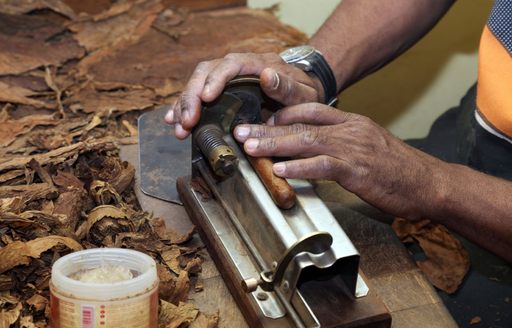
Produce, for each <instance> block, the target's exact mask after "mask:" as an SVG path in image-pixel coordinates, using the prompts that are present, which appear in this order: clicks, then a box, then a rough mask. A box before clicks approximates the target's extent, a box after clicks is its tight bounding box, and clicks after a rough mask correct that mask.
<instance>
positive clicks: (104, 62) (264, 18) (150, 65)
mask: <svg viewBox="0 0 512 328" xmlns="http://www.w3.org/2000/svg"><path fill="white" fill-rule="evenodd" d="M155 24H156V23H155ZM159 24H160V23H159ZM158 26H159V28H160V30H162V29H164V27H162V25H161V24H160V25H158ZM172 28H173V29H176V28H177V29H178V30H179V31H187V33H186V35H182V36H181V37H180V38H179V40H176V39H173V38H171V37H169V36H168V35H167V34H165V33H162V32H161V31H157V30H156V29H152V30H149V31H148V32H147V33H146V34H145V35H144V36H142V38H141V39H140V40H139V42H137V43H135V44H132V45H130V46H128V47H126V48H124V49H123V51H120V52H116V53H111V54H110V56H106V57H104V58H101V59H100V60H95V61H94V62H88V63H87V66H86V67H85V66H81V68H80V69H81V70H82V73H83V74H86V73H88V74H91V75H93V76H94V79H95V81H101V82H119V83H125V84H132V85H135V84H140V83H142V84H143V85H144V86H146V87H149V88H152V89H153V90H158V91H156V92H157V93H160V94H165V95H170V94H172V93H176V92H178V91H180V90H181V89H182V88H183V87H184V83H185V81H186V78H187V77H188V76H189V75H190V74H191V73H192V70H193V69H194V67H195V66H196V65H197V63H198V62H200V61H203V60H208V59H213V58H218V57H222V56H224V55H225V54H227V53H228V52H233V51H237V52H243V51H248V52H268V51H275V52H279V51H281V50H283V49H284V48H286V47H288V46H290V45H296V44H300V43H304V42H305V41H306V37H305V36H304V35H303V34H301V33H299V32H297V31H296V30H294V29H292V28H288V27H284V26H283V25H282V24H281V23H279V21H278V20H277V19H276V18H275V17H274V16H272V15H271V14H269V13H266V12H264V11H257V10H249V9H244V8H237V9H227V10H226V9H225V10H216V11H215V12H209V11H206V12H198V13H191V14H190V15H188V16H186V17H185V18H184V21H183V22H182V23H180V24H179V25H178V26H174V27H172ZM171 33H175V31H174V30H173V31H172V32H171ZM242 43H243V44H242ZM148 49H151V57H150V58H148ZM80 65H83V63H81V64H80ZM162 90H165V91H162Z"/></svg>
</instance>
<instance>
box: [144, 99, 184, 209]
mask: <svg viewBox="0 0 512 328" xmlns="http://www.w3.org/2000/svg"><path fill="white" fill-rule="evenodd" d="M167 109H168V107H167V106H165V107H164V106H162V107H157V108H155V109H154V110H152V111H150V112H148V113H145V114H143V115H141V116H140V117H139V154H140V155H139V156H140V158H139V163H140V186H141V189H142V192H144V193H145V194H147V195H149V196H152V197H156V198H159V199H162V200H166V201H169V202H173V203H176V204H180V205H181V204H182V203H181V201H180V198H179V195H178V191H177V190H176V179H177V178H178V177H180V176H187V175H190V174H191V166H190V165H191V164H190V163H191V141H190V138H187V139H185V140H178V139H176V137H175V136H174V127H172V126H170V125H168V124H166V123H165V122H164V116H165V113H166V112H167Z"/></svg>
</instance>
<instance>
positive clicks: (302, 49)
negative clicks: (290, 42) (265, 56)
mask: <svg viewBox="0 0 512 328" xmlns="http://www.w3.org/2000/svg"><path fill="white" fill-rule="evenodd" d="M313 52H315V48H313V47H311V46H299V47H294V48H290V49H288V50H285V51H283V52H282V53H281V54H280V56H281V58H283V59H284V61H285V62H287V63H296V62H298V61H300V60H302V59H304V58H306V57H308V56H309V55H310V54H312V53H313Z"/></svg>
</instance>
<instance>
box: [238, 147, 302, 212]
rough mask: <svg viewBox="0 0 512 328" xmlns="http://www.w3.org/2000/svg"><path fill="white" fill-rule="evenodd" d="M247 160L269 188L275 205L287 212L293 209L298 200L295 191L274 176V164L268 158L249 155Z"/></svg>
mask: <svg viewBox="0 0 512 328" xmlns="http://www.w3.org/2000/svg"><path fill="white" fill-rule="evenodd" d="M247 158H248V159H249V163H251V165H252V167H253V169H254V171H256V173H257V174H258V176H259V177H260V179H261V181H262V182H263V184H264V185H265V187H266V188H267V190H268V192H269V193H270V196H271V197H272V199H273V200H274V203H276V205H277V206H279V207H280V208H282V209H285V210H287V209H289V208H292V207H293V205H295V200H296V198H297V196H296V195H295V190H293V188H292V186H290V184H289V183H288V181H286V180H285V179H283V178H281V177H278V176H276V175H274V172H272V165H273V164H274V162H272V160H271V159H270V158H267V157H251V156H248V155H247Z"/></svg>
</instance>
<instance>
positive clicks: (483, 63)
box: [475, 0, 512, 143]
mask: <svg viewBox="0 0 512 328" xmlns="http://www.w3.org/2000/svg"><path fill="white" fill-rule="evenodd" d="M475 119H476V121H477V122H478V123H479V125H480V126H481V127H483V128H484V129H485V130H487V131H488V132H490V133H491V134H494V135H495V136H497V137H500V138H502V139H503V140H506V141H507V142H510V143H512V1H510V0H496V1H495V2H494V5H493V8H492V10H491V13H490V15H489V19H488V21H487V24H486V26H485V27H484V30H483V33H482V38H481V40H480V48H479V60H478V90H477V103H476V110H475Z"/></svg>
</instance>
